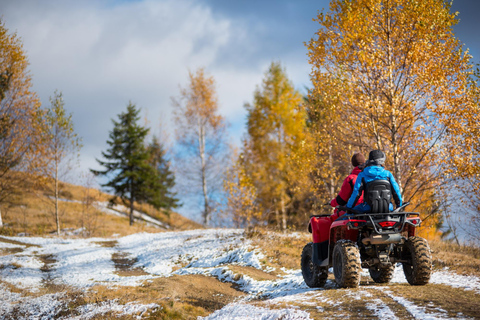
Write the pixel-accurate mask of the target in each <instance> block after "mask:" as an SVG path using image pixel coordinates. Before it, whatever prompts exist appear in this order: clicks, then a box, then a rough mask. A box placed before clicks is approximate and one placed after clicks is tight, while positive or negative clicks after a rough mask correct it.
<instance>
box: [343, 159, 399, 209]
mask: <svg viewBox="0 0 480 320" xmlns="http://www.w3.org/2000/svg"><path fill="white" fill-rule="evenodd" d="M385 158H386V157H385V153H383V151H381V150H373V151H370V153H369V155H368V161H367V163H366V164H365V168H364V169H363V171H362V172H360V173H359V174H358V177H357V180H356V182H355V186H354V187H353V193H352V195H351V196H350V199H348V203H347V208H352V207H353V206H355V205H356V204H357V202H358V200H359V199H360V197H361V195H362V191H363V190H365V188H366V186H367V183H369V182H372V181H374V180H385V181H388V182H390V185H391V186H392V196H393V200H394V201H395V205H396V206H397V208H398V207H401V206H402V194H401V192H400V187H399V186H398V183H397V181H395V178H394V177H393V175H392V173H391V172H390V171H388V170H386V169H385V168H384V167H383V165H384V164H385ZM388 209H389V211H393V205H392V204H391V203H389V204H388ZM353 210H355V211H359V212H371V211H372V208H371V207H370V205H369V204H368V203H366V202H361V203H360V204H358V205H356V206H355V207H354V208H353ZM375 211H376V210H375Z"/></svg>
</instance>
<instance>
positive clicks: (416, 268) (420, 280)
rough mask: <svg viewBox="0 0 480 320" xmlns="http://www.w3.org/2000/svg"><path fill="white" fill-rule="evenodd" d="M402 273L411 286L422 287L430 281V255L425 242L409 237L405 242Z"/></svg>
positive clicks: (421, 239)
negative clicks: (404, 260)
mask: <svg viewBox="0 0 480 320" xmlns="http://www.w3.org/2000/svg"><path fill="white" fill-rule="evenodd" d="M404 258H405V259H406V260H409V262H403V273H404V274H405V278H407V281H408V283H410V284H411V285H424V284H427V283H428V281H429V280H430V275H431V273H432V255H431V253H430V247H429V246H428V243H427V240H425V239H423V238H420V237H410V238H408V240H407V241H406V242H405V248H404Z"/></svg>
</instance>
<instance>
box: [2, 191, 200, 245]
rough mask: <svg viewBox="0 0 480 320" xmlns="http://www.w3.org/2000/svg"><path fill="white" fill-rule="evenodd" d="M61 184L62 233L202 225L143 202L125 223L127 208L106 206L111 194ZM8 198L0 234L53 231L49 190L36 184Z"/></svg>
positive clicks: (114, 232)
mask: <svg viewBox="0 0 480 320" xmlns="http://www.w3.org/2000/svg"><path fill="white" fill-rule="evenodd" d="M61 187H62V188H61V189H62V191H61V193H60V199H61V201H60V202H59V208H60V212H61V213H60V224H61V229H62V231H63V232H64V233H66V234H70V235H79V236H89V237H97V236H100V237H104V236H112V235H119V236H124V235H128V234H132V233H137V232H142V231H145V232H159V231H165V230H189V229H198V228H202V226H201V225H200V224H198V223H196V222H194V221H192V220H190V219H187V218H185V217H183V216H182V215H180V214H178V213H176V212H170V213H168V214H167V212H165V211H163V210H156V209H155V208H153V207H152V206H149V205H144V204H135V210H136V211H135V215H134V216H135V223H134V225H133V226H129V220H128V218H127V215H126V212H127V208H125V207H124V206H122V205H120V204H116V205H115V206H113V207H111V206H109V203H108V201H109V199H110V198H111V195H108V194H106V193H104V192H101V191H100V190H98V189H93V188H85V187H82V186H77V185H72V184H69V183H61ZM10 202H11V203H9V204H4V205H2V207H1V210H2V220H3V224H4V226H3V228H0V234H2V235H17V234H27V235H44V234H49V233H52V232H54V231H55V218H54V214H53V212H54V197H53V194H51V192H49V191H46V190H42V189H38V188H37V189H35V190H34V191H28V192H23V193H21V194H19V195H16V196H15V199H12V201H10Z"/></svg>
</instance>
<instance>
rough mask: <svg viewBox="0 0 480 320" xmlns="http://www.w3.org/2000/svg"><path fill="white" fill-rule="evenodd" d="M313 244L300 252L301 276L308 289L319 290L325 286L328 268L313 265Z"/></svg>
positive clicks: (309, 244)
mask: <svg viewBox="0 0 480 320" xmlns="http://www.w3.org/2000/svg"><path fill="white" fill-rule="evenodd" d="M312 254H313V244H312V243H311V242H310V243H308V244H307V245H306V246H305V247H303V251H302V261H301V266H302V275H303V280H305V283H306V284H307V286H309V287H310V288H321V287H323V286H324V285H325V282H326V281H327V277H328V268H327V267H320V266H319V265H316V264H315V263H313V260H312Z"/></svg>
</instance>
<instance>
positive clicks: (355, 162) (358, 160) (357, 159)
mask: <svg viewBox="0 0 480 320" xmlns="http://www.w3.org/2000/svg"><path fill="white" fill-rule="evenodd" d="M363 163H365V157H364V156H363V154H361V153H360V152H359V153H355V154H354V155H353V156H352V166H353V167H354V168H355V167H358V166H359V165H361V164H363Z"/></svg>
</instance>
